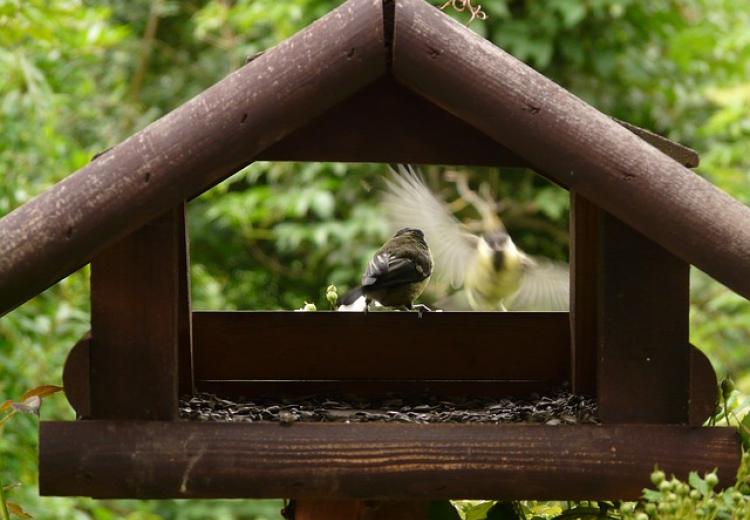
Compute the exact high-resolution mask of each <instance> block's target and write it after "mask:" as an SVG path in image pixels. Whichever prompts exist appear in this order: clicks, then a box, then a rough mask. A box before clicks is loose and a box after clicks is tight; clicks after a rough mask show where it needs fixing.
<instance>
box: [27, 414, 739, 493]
mask: <svg viewBox="0 0 750 520" xmlns="http://www.w3.org/2000/svg"><path fill="white" fill-rule="evenodd" d="M739 454H740V448H739V441H738V438H737V432H736V431H735V430H734V429H733V428H732V429H728V428H691V427H687V426H648V425H631V426H568V427H563V426H559V427H555V426H544V425H476V424H475V425H448V424H440V425H413V424H405V425H400V424H382V423H381V424H373V423H370V424H293V425H291V426H288V427H287V426H280V425H278V424H262V423H258V424H231V423H191V422H171V423H170V422H159V421H140V422H117V421H78V422H47V421H43V422H42V423H41V430H40V448H39V463H40V492H41V494H42V495H90V496H94V497H123V498H124V497H128V498H142V499H143V498H220V497H221V498H223V497H225V498H264V497H288V496H294V497H297V498H325V499H332V498H348V499H404V500H415V499H422V498H430V499H437V498H499V497H502V498H505V499H532V498H533V499H570V500H579V499H615V498H619V499H630V500H632V499H636V498H638V497H639V496H640V494H641V490H642V488H643V487H645V486H647V485H648V484H649V474H650V473H651V471H652V470H653V468H654V465H655V464H658V465H659V467H660V468H662V469H663V470H664V471H665V472H666V473H667V474H671V473H674V474H676V475H677V476H678V477H679V478H683V479H684V478H686V477H687V474H688V472H689V471H691V470H697V471H699V472H701V473H702V472H704V471H710V470H712V469H713V468H718V469H719V478H720V479H721V482H722V484H724V485H728V484H730V483H731V482H732V480H733V478H734V475H735V472H736V470H737V466H738V464H739Z"/></svg>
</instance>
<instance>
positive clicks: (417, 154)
mask: <svg viewBox="0 0 750 520" xmlns="http://www.w3.org/2000/svg"><path fill="white" fill-rule="evenodd" d="M353 126H354V127H353ZM258 159H262V160H268V161H338V162H381V163H406V164H470V165H485V166H525V165H526V164H527V163H526V161H524V160H522V159H520V158H519V157H518V156H516V155H515V154H513V152H511V151H509V150H508V149H507V148H504V147H503V146H502V145H500V144H498V143H496V142H495V141H493V140H492V139H490V138H489V137H487V136H486V135H485V134H483V133H482V132H479V131H478V130H476V129H475V128H473V127H472V126H470V125H468V124H467V123H465V122H463V121H461V120H460V119H458V118H457V117H455V116H453V115H451V114H449V113H448V112H446V111H444V110H442V109H440V108H437V107H436V106H435V105H433V104H432V103H430V102H429V101H427V100H425V99H424V98H422V97H421V96H418V95H416V94H414V93H413V92H411V91H409V90H408V89H406V88H404V87H402V86H400V85H398V84H397V83H396V82H395V81H393V79H392V78H390V77H384V78H382V79H380V80H378V81H376V82H375V83H373V84H372V85H370V86H369V87H366V88H364V89H362V90H361V91H359V92H358V93H356V94H354V95H353V96H352V97H351V98H349V99H347V100H345V101H343V102H341V103H340V104H339V105H337V106H336V107H334V108H332V109H331V110H329V111H328V112H326V113H324V114H322V115H320V116H318V117H317V118H316V119H314V120H312V121H311V122H310V123H308V124H307V125H305V126H304V127H302V128H300V129H298V130H296V131H295V132H293V133H292V134H291V135H289V136H288V137H286V138H285V139H283V140H281V141H279V142H278V143H276V144H275V145H273V146H271V147H270V148H268V149H267V150H264V151H263V152H261V153H260V155H259V156H258Z"/></svg>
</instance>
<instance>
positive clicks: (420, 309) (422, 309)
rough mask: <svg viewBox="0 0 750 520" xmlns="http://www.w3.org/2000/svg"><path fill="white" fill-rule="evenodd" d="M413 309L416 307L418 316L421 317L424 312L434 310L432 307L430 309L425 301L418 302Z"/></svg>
mask: <svg viewBox="0 0 750 520" xmlns="http://www.w3.org/2000/svg"><path fill="white" fill-rule="evenodd" d="M412 309H416V311H417V314H418V316H419V317H420V318H421V317H422V313H423V312H432V309H430V308H429V307H428V306H427V305H425V304H424V303H418V304H417V305H413V306H412Z"/></svg>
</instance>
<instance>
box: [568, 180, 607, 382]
mask: <svg viewBox="0 0 750 520" xmlns="http://www.w3.org/2000/svg"><path fill="white" fill-rule="evenodd" d="M599 218H600V210H599V208H597V207H596V206H595V205H594V204H592V203H591V202H589V201H588V200H586V199H585V198H584V197H582V196H581V195H579V194H578V193H576V192H573V191H571V192H570V335H571V352H570V357H571V361H570V368H571V373H570V382H571V387H572V390H573V392H575V393H578V394H587V395H594V394H595V392H596V309H597V301H596V293H597V289H596V281H597V278H596V261H597V254H598V242H599Z"/></svg>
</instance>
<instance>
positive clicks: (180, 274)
mask: <svg viewBox="0 0 750 520" xmlns="http://www.w3.org/2000/svg"><path fill="white" fill-rule="evenodd" d="M177 233H178V236H177V262H178V264H177V305H178V308H177V342H178V348H177V367H178V377H179V395H190V394H192V393H193V392H194V391H195V381H194V380H193V312H192V297H191V295H190V234H189V232H188V224H187V206H186V205H185V203H184V202H183V203H182V205H181V206H180V208H179V209H178V211H177Z"/></svg>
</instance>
